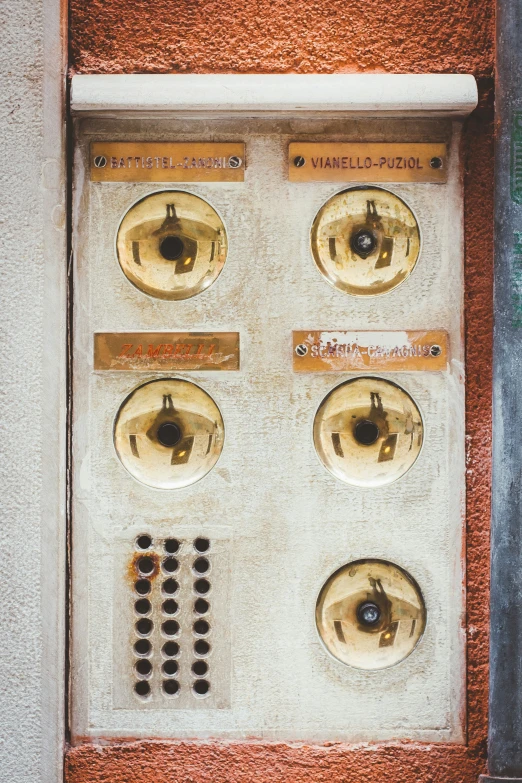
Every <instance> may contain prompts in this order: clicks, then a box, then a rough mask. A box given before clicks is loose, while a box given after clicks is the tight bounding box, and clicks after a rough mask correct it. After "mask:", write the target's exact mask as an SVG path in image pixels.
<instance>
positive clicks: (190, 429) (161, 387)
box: [114, 378, 224, 489]
mask: <svg viewBox="0 0 522 783" xmlns="http://www.w3.org/2000/svg"><path fill="white" fill-rule="evenodd" d="M223 441H224V425H223V419H222V417H221V413H220V412H219V409H218V407H217V405H216V403H215V402H214V400H213V399H212V398H211V397H210V396H209V395H208V394H207V393H206V392H205V391H203V389H201V388H200V387H199V386H196V385H195V384H194V383H190V381H184V380H180V379H174V378H168V379H164V380H159V381H150V382H149V383H146V384H144V385H143V386H139V387H138V388H137V389H135V390H134V391H133V392H132V393H131V394H129V396H128V397H127V399H126V400H125V401H124V402H123V404H122V406H121V408H120V410H119V411H118V415H117V416H116V421H115V424H114V445H115V448H116V453H117V455H118V457H119V458H120V460H121V462H122V464H123V465H124V467H125V468H126V469H127V470H128V471H129V473H130V474H131V475H132V476H134V478H136V479H137V480H138V481H141V482H142V483H143V484H147V485H148V486H150V487H157V488H158V489H179V488H181V487H187V486H189V485H190V484H193V483H194V482H195V481H198V480H199V479H201V478H203V476H205V475H206V474H207V473H208V472H209V471H210V470H211V469H212V468H213V467H214V465H215V464H216V462H217V460H218V458H219V455H220V454H221V450H222V448H223Z"/></svg>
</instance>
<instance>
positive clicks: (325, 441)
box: [313, 377, 423, 487]
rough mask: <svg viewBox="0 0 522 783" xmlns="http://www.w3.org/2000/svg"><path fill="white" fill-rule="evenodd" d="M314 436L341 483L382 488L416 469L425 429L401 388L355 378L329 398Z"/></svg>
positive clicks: (319, 414) (379, 380) (316, 422)
mask: <svg viewBox="0 0 522 783" xmlns="http://www.w3.org/2000/svg"><path fill="white" fill-rule="evenodd" d="M313 435H314V445H315V448H316V451H317V454H318V456H319V458H320V460H321V462H322V463H323V465H324V466H325V468H327V470H329V471H330V473H332V474H333V475H334V476H335V477H336V478H338V479H340V480H341V481H344V482H346V483H347V484H354V485H356V486H361V487H379V486H384V485H385V484H390V483H391V482H392V481H396V480H397V479H398V478H400V477H401V476H403V475H404V474H405V473H406V471H408V470H409V469H410V468H411V466H412V465H413V463H414V462H415V460H416V459H417V457H418V456H419V453H420V450H421V447H422V440H423V424H422V417H421V414H420V411H419V409H418V408H417V406H416V405H415V403H414V401H413V400H412V398H411V397H410V395H409V394H408V393H407V392H405V391H404V389H401V387H400V386H397V385H396V384H395V383H392V382H391V381H385V380H383V379H382V378H373V377H365V378H354V379H352V380H349V381H345V382H344V383H342V384H341V385H340V386H337V387H336V388H335V389H333V390H332V391H331V392H330V393H329V394H328V395H327V396H326V397H325V398H324V400H323V401H322V403H321V405H320V406H319V408H318V410H317V413H316V415H315V420H314V430H313Z"/></svg>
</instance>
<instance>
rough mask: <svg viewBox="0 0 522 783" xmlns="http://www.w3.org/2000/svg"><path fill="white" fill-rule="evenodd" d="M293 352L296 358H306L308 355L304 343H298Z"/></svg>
mask: <svg viewBox="0 0 522 783" xmlns="http://www.w3.org/2000/svg"><path fill="white" fill-rule="evenodd" d="M295 352H296V354H297V355H298V356H306V354H307V353H308V346H307V345H305V344H304V343H300V345H297V346H296V349H295Z"/></svg>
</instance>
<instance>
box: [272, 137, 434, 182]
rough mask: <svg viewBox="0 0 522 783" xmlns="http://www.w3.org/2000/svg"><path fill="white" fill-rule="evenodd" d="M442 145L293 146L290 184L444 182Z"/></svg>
mask: <svg viewBox="0 0 522 783" xmlns="http://www.w3.org/2000/svg"><path fill="white" fill-rule="evenodd" d="M447 163H448V161H447V148H446V145H445V144H416V143H412V144H409V143H400V144H392V143H366V142H353V143H351V142H350V143H348V142H328V143H323V142H301V141H295V142H292V143H291V144H290V146H289V149H288V178H289V179H290V181H291V182H446V179H447Z"/></svg>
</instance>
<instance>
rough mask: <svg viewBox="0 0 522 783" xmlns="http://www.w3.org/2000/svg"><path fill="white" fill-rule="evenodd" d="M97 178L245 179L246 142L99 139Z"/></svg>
mask: <svg viewBox="0 0 522 783" xmlns="http://www.w3.org/2000/svg"><path fill="white" fill-rule="evenodd" d="M90 165H91V180H92V181H93V182H243V180H244V179H245V145H244V144H243V143H242V142H230V143H223V144H222V143H221V142H197V143H196V142H194V143H192V142H181V141H180V142H140V141H137V142H131V141H124V142H120V141H96V142H92V143H91V149H90Z"/></svg>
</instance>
